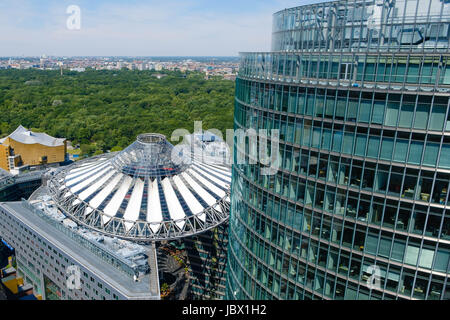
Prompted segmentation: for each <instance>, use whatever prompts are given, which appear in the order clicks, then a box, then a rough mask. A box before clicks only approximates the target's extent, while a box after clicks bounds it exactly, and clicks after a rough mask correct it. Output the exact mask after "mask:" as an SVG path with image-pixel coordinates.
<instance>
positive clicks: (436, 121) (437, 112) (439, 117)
mask: <svg viewBox="0 0 450 320" xmlns="http://www.w3.org/2000/svg"><path fill="white" fill-rule="evenodd" d="M444 120H445V107H443V106H439V105H435V106H433V110H432V111H431V121H430V130H438V131H441V130H442V128H443V127H444Z"/></svg>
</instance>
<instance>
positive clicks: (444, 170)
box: [227, 0, 450, 300]
mask: <svg viewBox="0 0 450 320" xmlns="http://www.w3.org/2000/svg"><path fill="white" fill-rule="evenodd" d="M449 32H450V4H449V3H448V1H441V0H347V1H333V2H326V3H320V4H314V5H308V6H300V7H296V8H292V9H286V10H283V11H280V12H278V13H275V15H274V23H273V38H272V52H267V53H244V54H242V60H241V67H240V73H239V76H238V80H237V92H236V109H235V126H236V128H242V129H249V128H254V129H279V130H280V140H281V141H280V159H282V161H281V165H280V169H279V171H278V173H277V174H276V175H274V176H263V175H261V174H260V170H259V166H258V165H236V166H234V169H233V184H232V207H231V219H230V226H231V227H230V238H229V242H230V246H229V252H228V256H229V258H228V264H229V269H228V282H227V297H228V298H229V299H373V300H381V299H386V300H389V299H391V300H393V299H406V300H409V299H429V300H442V299H450V276H449V275H450V269H449V262H450V261H449V257H450V203H449V193H448V191H449V182H450V111H449V110H450V108H449V97H450V50H449V40H450V33H449ZM377 270H378V271H377ZM374 271H376V273H374ZM372 276H374V277H375V278H376V277H379V280H380V281H379V283H376V281H375V282H374V283H372V282H368V280H371V279H373V278H372ZM372 284H374V285H372Z"/></svg>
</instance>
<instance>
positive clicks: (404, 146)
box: [394, 140, 408, 162]
mask: <svg viewBox="0 0 450 320" xmlns="http://www.w3.org/2000/svg"><path fill="white" fill-rule="evenodd" d="M407 154H408V140H397V142H396V143H395V154H394V160H395V161H400V162H404V161H406V155H407Z"/></svg>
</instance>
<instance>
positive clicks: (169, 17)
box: [0, 0, 323, 56]
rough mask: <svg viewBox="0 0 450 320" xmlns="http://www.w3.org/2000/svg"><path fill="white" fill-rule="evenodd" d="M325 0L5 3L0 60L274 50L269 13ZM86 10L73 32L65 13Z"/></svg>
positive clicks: (1, 7)
mask: <svg viewBox="0 0 450 320" xmlns="http://www.w3.org/2000/svg"><path fill="white" fill-rule="evenodd" d="M322 1H323V0H122V1H119V0H1V1H0V43H1V44H2V45H1V46H0V56H21V55H25V56H39V55H42V54H47V55H59V56H80V55H82V56H88V55H100V56H101V55H118V56H119V55H120V56H176V55H178V56H187V55H189V56H230V55H237V54H238V52H240V51H267V50H270V39H271V28H272V14H273V13H275V12H277V11H279V10H282V9H284V8H289V7H294V6H298V5H302V4H309V3H317V2H322ZM69 5H78V6H79V7H80V9H81V29H80V30H77V31H73V30H68V29H67V27H66V21H67V19H68V17H69V15H68V14H66V9H67V7H68V6H69Z"/></svg>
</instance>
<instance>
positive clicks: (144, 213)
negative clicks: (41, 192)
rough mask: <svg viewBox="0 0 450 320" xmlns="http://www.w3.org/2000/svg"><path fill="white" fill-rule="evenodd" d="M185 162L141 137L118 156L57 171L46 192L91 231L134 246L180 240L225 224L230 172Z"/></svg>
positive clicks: (163, 144)
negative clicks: (91, 229) (130, 242)
mask: <svg viewBox="0 0 450 320" xmlns="http://www.w3.org/2000/svg"><path fill="white" fill-rule="evenodd" d="M189 156H190V155H189ZM185 157H186V155H183V154H182V153H180V152H179V151H178V149H174V147H173V146H172V145H171V144H170V143H169V142H168V141H167V140H166V138H165V137H164V136H162V135H158V134H144V135H140V136H138V139H137V141H135V142H134V143H133V144H132V145H130V146H129V147H128V148H126V149H125V150H123V151H122V152H120V153H118V154H106V155H102V156H98V157H94V158H90V159H87V160H83V161H79V162H77V163H75V164H74V165H71V166H69V167H66V168H65V169H62V170H61V171H60V172H58V173H57V174H56V175H55V176H54V177H53V178H52V179H51V180H50V181H49V182H48V189H49V190H50V193H51V196H52V198H53V199H54V200H55V202H56V204H57V205H58V207H59V208H60V209H61V210H62V211H63V213H65V214H67V215H69V216H70V217H71V218H72V219H74V220H75V221H77V222H79V223H82V224H84V225H86V226H89V227H91V228H93V229H95V230H97V231H100V232H103V233H106V234H109V235H114V236H117V237H122V238H126V239H133V240H136V239H137V240H140V241H155V240H167V239H175V238H181V237H184V236H188V235H193V234H197V233H200V232H203V231H205V230H208V229H211V228H213V227H215V226H217V225H219V224H221V223H222V222H224V221H225V220H227V219H228V216H229V205H230V204H229V202H230V197H229V189H230V184H231V172H230V167H229V166H227V165H218V164H208V163H205V162H202V161H201V160H197V159H196V158H189V159H190V160H192V161H190V163H189V164H187V163H188V162H187V161H186V160H187V159H186V158H185ZM183 160H184V161H183Z"/></svg>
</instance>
